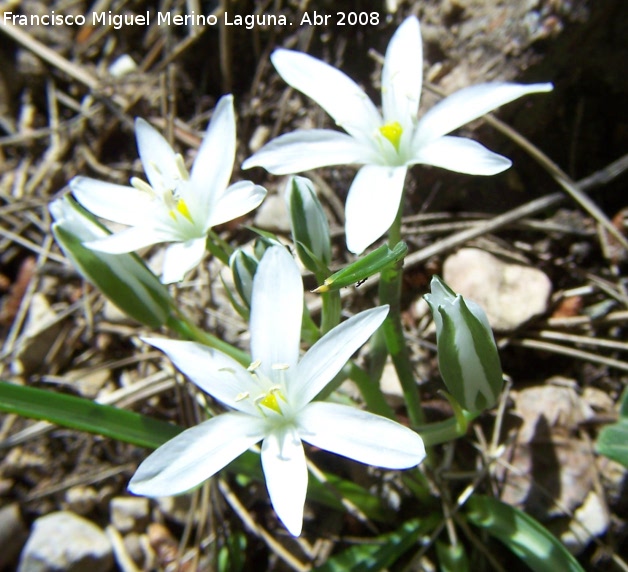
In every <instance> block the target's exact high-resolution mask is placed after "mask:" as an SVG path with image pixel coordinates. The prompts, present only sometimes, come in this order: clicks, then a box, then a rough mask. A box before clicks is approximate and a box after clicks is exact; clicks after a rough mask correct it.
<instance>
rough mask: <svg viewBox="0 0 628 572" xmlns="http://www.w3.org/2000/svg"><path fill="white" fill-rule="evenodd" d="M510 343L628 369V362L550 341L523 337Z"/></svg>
mask: <svg viewBox="0 0 628 572" xmlns="http://www.w3.org/2000/svg"><path fill="white" fill-rule="evenodd" d="M509 344H510V345H513V346H520V347H522V348H533V349H536V350H541V351H547V352H552V353H555V354H562V355H566V356H569V357H572V358H576V359H582V360H585V361H590V362H593V363H599V364H602V365H606V366H608V367H614V368H617V369H621V370H622V371H628V363H626V362H624V361H620V360H617V359H613V358H607V357H604V356H601V355H598V354H593V353H591V352H585V351H583V350H577V349H575V348H569V347H566V346H562V345H560V344H552V343H550V342H543V341H541V340H533V339H530V338H522V339H519V340H510V341H509Z"/></svg>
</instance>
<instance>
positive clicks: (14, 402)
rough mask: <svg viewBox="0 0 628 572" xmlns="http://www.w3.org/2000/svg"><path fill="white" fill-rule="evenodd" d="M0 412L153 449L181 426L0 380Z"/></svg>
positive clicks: (170, 437) (71, 396)
mask: <svg viewBox="0 0 628 572" xmlns="http://www.w3.org/2000/svg"><path fill="white" fill-rule="evenodd" d="M0 411H5V412H7V413H17V414H18V415H22V416H24V417H30V418H32V419H44V420H46V421H50V422H51V423H56V424H58V425H62V426H64V427H69V428H71V429H79V430H81V431H87V432H88V433H95V434H97V435H104V436H105V437H111V438H113V439H117V440H119V441H124V442H125V443H132V444H134V445H140V446H142V447H149V448H150V449H156V448H157V447H159V446H160V445H162V444H163V443H165V442H166V441H168V440H169V439H172V438H173V437H174V436H175V435H177V434H179V433H180V432H181V431H183V429H182V428H181V427H177V426H176V425H171V424H170V423H165V422H164V421H159V420H157V419H153V418H152V417H147V416H146V415H140V414H139V413H134V412H133V411H126V410H125V409H118V408H117V407H112V406H111V405H102V404H100V403H95V402H93V401H91V400H88V399H84V398H82V397H75V396H73V395H64V394H62V393H56V392H54V391H46V390H44V389H38V388H35V387H24V386H21V385H14V384H12V383H8V382H4V381H0Z"/></svg>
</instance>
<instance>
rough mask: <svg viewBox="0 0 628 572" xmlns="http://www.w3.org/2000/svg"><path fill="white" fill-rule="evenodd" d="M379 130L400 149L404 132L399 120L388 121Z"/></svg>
mask: <svg viewBox="0 0 628 572" xmlns="http://www.w3.org/2000/svg"><path fill="white" fill-rule="evenodd" d="M379 132H380V133H381V134H382V135H383V136H384V137H386V139H388V141H390V142H391V143H392V144H393V147H394V148H395V149H396V150H397V151H399V142H400V141H401V134H402V133H403V127H401V123H399V121H393V122H392V123H387V124H386V125H382V126H381V127H380V128H379Z"/></svg>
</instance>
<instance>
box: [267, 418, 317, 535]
mask: <svg viewBox="0 0 628 572" xmlns="http://www.w3.org/2000/svg"><path fill="white" fill-rule="evenodd" d="M262 468H263V469H264V476H265V477H266V488H267V489H268V494H269V496H270V501H271V502H272V504H273V508H274V509H275V512H276V513H277V516H278V517H279V519H280V520H281V522H283V523H284V525H285V527H286V528H287V529H288V531H289V532H290V534H292V535H293V536H299V534H301V528H302V526H303V505H304V504H305V494H306V492H307V465H306V463H305V454H304V452H303V444H302V443H301V440H300V439H299V438H298V436H297V434H296V431H294V430H293V429H290V428H287V429H286V430H285V431H282V432H280V433H279V432H278V433H271V434H270V435H268V436H267V437H266V438H265V439H264V442H263V444H262Z"/></svg>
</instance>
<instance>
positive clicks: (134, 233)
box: [85, 226, 169, 254]
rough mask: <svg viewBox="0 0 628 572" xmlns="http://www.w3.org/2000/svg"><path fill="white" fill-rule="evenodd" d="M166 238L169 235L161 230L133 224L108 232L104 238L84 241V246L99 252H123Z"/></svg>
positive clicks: (162, 240)
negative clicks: (118, 230)
mask: <svg viewBox="0 0 628 572" xmlns="http://www.w3.org/2000/svg"><path fill="white" fill-rule="evenodd" d="M168 239H169V237H168V236H167V235H166V234H165V233H164V232H163V231H161V230H158V229H153V228H147V227H141V226H134V227H132V228H125V229H124V230H121V231H120V232H116V233H114V234H110V235H108V236H107V237H105V238H100V239H98V240H91V241H89V242H86V243H85V246H87V248H91V249H92V250H98V251H100V252H109V253H110V254H121V253H123V252H133V251H134V250H138V249H140V248H144V247H145V246H151V245H153V244H158V243H159V242H164V241H165V240H168Z"/></svg>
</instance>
